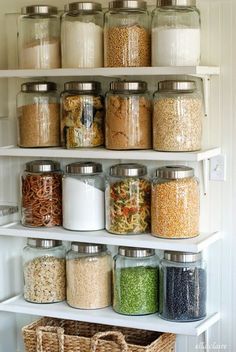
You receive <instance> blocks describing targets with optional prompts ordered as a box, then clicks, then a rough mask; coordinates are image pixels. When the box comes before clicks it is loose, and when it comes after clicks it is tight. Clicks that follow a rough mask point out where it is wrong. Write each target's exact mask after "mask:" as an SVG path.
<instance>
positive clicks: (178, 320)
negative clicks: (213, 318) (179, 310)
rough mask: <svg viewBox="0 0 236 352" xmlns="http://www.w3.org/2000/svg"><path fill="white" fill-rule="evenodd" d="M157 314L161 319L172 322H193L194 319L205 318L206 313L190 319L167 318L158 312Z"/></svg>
mask: <svg viewBox="0 0 236 352" xmlns="http://www.w3.org/2000/svg"><path fill="white" fill-rule="evenodd" d="M158 316H159V317H160V318H161V319H163V320H166V321H172V322H174V323H191V322H192V323H193V322H195V321H200V320H203V319H205V318H206V316H207V315H206V314H205V315H204V316H202V317H199V318H192V319H169V318H166V317H163V316H162V315H161V314H158Z"/></svg>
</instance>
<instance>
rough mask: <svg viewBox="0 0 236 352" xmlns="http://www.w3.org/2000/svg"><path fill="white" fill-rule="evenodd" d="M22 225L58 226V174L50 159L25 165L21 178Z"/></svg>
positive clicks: (59, 182) (60, 218)
mask: <svg viewBox="0 0 236 352" xmlns="http://www.w3.org/2000/svg"><path fill="white" fill-rule="evenodd" d="M21 187H22V189H21V192H22V200H21V206H22V209H21V214H22V219H21V221H22V224H23V225H24V226H29V227H41V226H46V227H51V226H56V225H58V226H60V225H61V224H62V172H61V170H60V164H59V163H58V162H56V161H52V160H34V161H30V162H28V163H26V168H25V171H24V173H23V175H22V177H21Z"/></svg>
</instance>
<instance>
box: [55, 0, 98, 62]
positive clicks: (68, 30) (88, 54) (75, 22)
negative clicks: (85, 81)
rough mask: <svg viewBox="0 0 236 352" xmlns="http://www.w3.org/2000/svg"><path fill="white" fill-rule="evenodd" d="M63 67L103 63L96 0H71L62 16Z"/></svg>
mask: <svg viewBox="0 0 236 352" xmlns="http://www.w3.org/2000/svg"><path fill="white" fill-rule="evenodd" d="M61 52H62V67H63V68H77V67H102V66H103V13H102V7H101V4H99V3H96V2H89V1H84V2H73V3H71V4H69V7H68V10H67V11H66V12H65V13H64V15H63V16H62V28H61Z"/></svg>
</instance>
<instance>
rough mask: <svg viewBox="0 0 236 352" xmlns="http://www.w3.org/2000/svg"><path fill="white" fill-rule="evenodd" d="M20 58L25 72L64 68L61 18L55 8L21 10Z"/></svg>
mask: <svg viewBox="0 0 236 352" xmlns="http://www.w3.org/2000/svg"><path fill="white" fill-rule="evenodd" d="M18 55H19V66H20V68H22V69H30V68H31V69H41V68H43V69H51V68H59V67H60V66H61V49H60V16H59V15H58V12H57V8H56V7H54V6H47V5H33V6H26V7H24V8H22V9H21V16H20V17H19V22H18Z"/></svg>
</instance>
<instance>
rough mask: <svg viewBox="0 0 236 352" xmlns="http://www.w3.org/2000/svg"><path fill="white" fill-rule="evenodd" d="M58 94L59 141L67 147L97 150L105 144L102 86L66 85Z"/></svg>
mask: <svg viewBox="0 0 236 352" xmlns="http://www.w3.org/2000/svg"><path fill="white" fill-rule="evenodd" d="M64 89H65V90H64V92H62V93H61V138H62V145H63V146H65V147H66V148H80V147H98V146H100V145H103V143H104V115H105V108H104V98H103V96H102V95H100V92H101V84H100V83H99V82H96V81H91V82H77V81H72V82H67V83H65V85H64Z"/></svg>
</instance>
